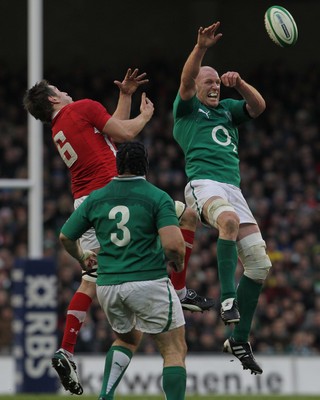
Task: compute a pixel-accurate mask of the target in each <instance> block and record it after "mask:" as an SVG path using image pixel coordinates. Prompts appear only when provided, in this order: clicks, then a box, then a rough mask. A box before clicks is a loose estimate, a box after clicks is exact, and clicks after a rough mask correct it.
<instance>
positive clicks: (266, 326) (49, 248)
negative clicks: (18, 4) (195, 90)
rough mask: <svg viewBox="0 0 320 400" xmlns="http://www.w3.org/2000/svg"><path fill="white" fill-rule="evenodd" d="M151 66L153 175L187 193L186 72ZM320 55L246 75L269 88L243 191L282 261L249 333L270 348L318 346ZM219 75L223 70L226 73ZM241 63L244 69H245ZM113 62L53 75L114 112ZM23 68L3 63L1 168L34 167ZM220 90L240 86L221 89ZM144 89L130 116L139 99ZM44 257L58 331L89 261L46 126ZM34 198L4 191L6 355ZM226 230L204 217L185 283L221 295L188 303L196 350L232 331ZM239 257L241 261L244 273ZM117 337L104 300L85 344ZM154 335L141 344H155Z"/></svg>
mask: <svg viewBox="0 0 320 400" xmlns="http://www.w3.org/2000/svg"><path fill="white" fill-rule="evenodd" d="M142 71H146V72H147V73H148V78H149V79H150V82H149V84H148V85H147V86H146V88H145V90H146V91H147V94H148V96H149V97H150V98H151V100H152V101H153V102H154V104H155V115H154V117H153V118H152V120H151V121H150V123H149V124H148V125H147V127H146V128H145V129H144V131H143V132H142V133H141V134H140V136H139V139H140V140H143V141H144V143H145V144H146V145H147V147H148V151H149V156H150V173H149V176H148V179H149V180H150V181H151V182H152V183H154V184H156V185H157V186H159V187H160V188H162V189H164V190H166V191H167V192H168V193H169V194H170V195H171V196H172V197H173V198H174V199H175V200H182V201H183V195H184V193H183V192H184V186H185V184H186V177H185V173H184V159H183V156H182V153H181V150H180V149H179V147H178V145H177V144H176V143H175V142H174V141H173V139H172V115H171V109H172V103H173V100H174V98H175V95H176V92H177V90H178V84H179V70H178V68H173V67H169V66H168V65H165V64H164V63H163V62H160V61H158V62H157V61H154V62H153V63H150V64H149V65H145V66H144V67H141V72H142ZM319 71H320V69H319V67H318V66H317V65H312V66H309V67H308V68H306V69H305V70H303V71H302V70H301V71H298V72H293V71H292V70H291V69H290V66H286V65H285V64H283V63H281V62H278V63H277V64H276V65H263V66H261V67H258V68H257V69H256V70H255V71H254V73H252V74H250V76H245V77H244V78H245V79H246V80H247V81H248V82H249V83H252V84H253V85H254V86H255V87H257V88H258V90H259V91H260V92H261V93H262V94H263V96H264V97H265V99H266V102H267V110H266V111H265V113H264V114H263V115H261V116H260V117H259V118H258V119H257V120H255V121H252V122H251V123H249V124H246V125H243V126H241V127H240V159H241V174H242V190H243V193H244V195H245V197H246V199H247V201H248V203H249V205H250V207H251V209H252V211H253V213H254V215H255V217H256V219H257V221H258V223H259V225H260V228H261V230H262V233H263V236H264V239H265V241H266V243H267V251H268V254H269V256H270V258H271V260H272V262H273V267H272V269H271V270H270V273H269V276H268V278H267V280H266V282H265V286H264V290H263V292H262V294H261V297H260V301H259V305H258V308H257V312H256V316H255V319H254V324H253V329H252V334H251V338H250V340H251V343H252V345H253V348H254V352H255V353H260V354H295V355H308V354H310V355H311V354H320V113H319V111H318V110H319V109H320V74H319ZM219 72H220V73H222V72H224V71H219ZM239 72H240V73H241V71H239ZM124 74H125V71H121V72H119V76H112V77H110V76H108V74H107V73H106V72H105V71H96V73H95V74H94V75H92V74H91V75H90V74H88V73H86V71H85V70H84V69H83V68H81V67H78V68H76V69H75V70H74V71H72V73H69V74H65V75H62V74H59V73H58V72H57V71H54V70H51V71H47V73H46V78H47V79H48V80H49V81H50V82H51V83H53V84H54V85H56V86H57V87H58V88H60V89H61V90H63V91H67V92H68V93H69V94H70V95H71V96H72V97H73V99H74V100H77V99H80V98H85V97H87V98H92V99H95V100H98V101H101V102H102V103H103V104H104V105H105V106H106V108H107V109H108V111H109V112H111V113H112V112H113V111H114V109H115V106H116V103H117V97H118V89H117V88H116V86H115V85H114V83H113V80H114V79H118V80H121V79H122V77H123V76H124ZM26 88H27V82H26V77H25V71H21V74H17V73H15V74H11V73H10V71H9V70H8V69H7V68H6V66H5V65H3V64H2V65H1V64H0V177H1V178H20V179H24V178H27V177H28V170H27V160H28V151H27V150H28V149H27V146H28V132H27V114H26V112H25V111H24V109H23V107H22V97H23V94H24V92H25V90H26ZM221 96H222V97H226V96H228V97H229V96H230V97H237V93H236V92H235V91H232V90H230V89H228V90H227V89H225V88H222V93H221ZM139 100H140V94H139V93H138V94H136V95H135V100H134V103H133V110H132V114H133V115H134V114H136V113H137V111H138V107H139V104H140V101H139ZM39 157H42V158H43V160H44V210H43V216H44V243H43V246H44V256H45V257H53V258H54V259H55V260H56V264H57V275H58V281H59V294H58V299H59V309H58V313H59V320H58V325H59V326H58V328H59V335H60V336H61V335H62V331H63V327H64V318H65V312H66V309H67V306H68V303H69V301H70V299H71V297H72V295H73V293H74V291H75V290H76V288H77V286H78V285H79V282H80V267H79V265H78V264H77V262H76V261H75V260H73V259H72V258H71V257H70V256H69V255H67V254H66V253H65V252H64V251H63V250H62V248H61V245H60V243H59V242H58V233H59V230H60V227H61V226H62V224H63V223H64V221H65V220H66V219H67V218H68V216H69V215H70V213H71V212H72V210H73V200H72V197H71V191H70V184H69V176H68V171H67V169H66V167H65V165H64V163H63V161H62V160H61V159H60V156H59V154H58V152H57V151H56V149H55V148H54V146H53V144H52V142H51V134H50V127H49V126H46V127H45V128H44V148H43V153H42V154H39ZM27 211H28V197H27V191H26V190H23V189H0V354H9V353H10V352H11V349H12V334H11V327H12V318H13V313H12V307H11V302H10V294H11V274H12V271H13V268H14V264H15V260H16V259H17V258H24V257H27V255H28V249H27V244H28V240H29V239H30V238H28V230H27V227H28V214H27ZM216 239H217V232H216V231H215V230H213V229H212V230H210V229H208V228H206V227H204V226H202V225H200V224H199V227H198V230H197V233H196V238H195V242H194V247H193V252H192V256H191V259H190V263H189V266H188V274H187V284H188V287H189V288H193V289H196V290H197V291H198V292H199V294H202V295H206V296H208V297H213V298H215V299H216V300H217V308H216V309H215V310H211V311H209V312H206V313H204V314H201V313H188V312H185V317H186V337H187V343H188V348H189V352H190V353H191V352H198V353H204V352H205V353H214V352H220V351H221V348H222V344H223V342H224V340H225V338H226V337H228V335H229V332H228V329H229V328H228V327H225V326H224V324H223V323H222V322H221V320H220V317H219V304H218V301H219V281H218V276H217V261H216V250H215V245H216ZM241 268H242V267H241V265H240V264H239V266H238V274H237V277H238V278H239V276H240V274H241ZM113 339H114V337H113V335H112V332H111V330H110V327H109V325H108V323H107V322H106V320H105V316H104V314H103V312H102V311H101V309H100V306H99V304H98V302H97V301H94V303H93V305H92V307H91V309H90V314H89V315H88V316H87V319H86V321H85V323H84V326H83V328H82V329H81V331H80V334H79V341H78V344H77V348H76V350H77V352H80V353H89V352H90V353H97V352H105V351H106V349H107V348H108V347H109V346H110V344H111V343H112V341H113ZM155 351H156V350H155V347H154V343H153V342H152V341H151V340H150V339H149V338H147V337H146V338H145V339H144V341H143V343H142V346H141V349H140V352H142V353H148V354H150V353H153V352H155Z"/></svg>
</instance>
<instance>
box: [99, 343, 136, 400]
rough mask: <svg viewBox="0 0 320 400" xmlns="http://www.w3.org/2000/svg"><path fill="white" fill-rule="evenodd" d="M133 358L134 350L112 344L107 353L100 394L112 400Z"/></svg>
mask: <svg viewBox="0 0 320 400" xmlns="http://www.w3.org/2000/svg"><path fill="white" fill-rule="evenodd" d="M131 358H132V352H131V351H130V350H129V349H127V348H126V347H123V346H111V347H110V350H109V351H108V353H107V355H106V361H105V366H104V374H103V382H102V388H101V393H100V396H104V397H105V398H106V399H107V400H112V399H113V396H114V391H115V390H116V388H117V387H118V385H119V382H120V381H121V378H122V377H123V374H124V373H125V371H126V369H127V367H128V365H129V364H130V361H131Z"/></svg>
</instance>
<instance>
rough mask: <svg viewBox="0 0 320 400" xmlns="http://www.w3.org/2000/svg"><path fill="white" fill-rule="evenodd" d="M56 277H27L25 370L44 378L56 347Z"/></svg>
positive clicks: (33, 375) (28, 373)
mask: <svg viewBox="0 0 320 400" xmlns="http://www.w3.org/2000/svg"><path fill="white" fill-rule="evenodd" d="M56 280H57V278H56V276H50V277H48V276H45V275H38V276H34V277H32V276H28V277H27V278H26V313H25V372H26V374H27V375H29V376H30V377H31V378H40V377H41V376H43V375H45V373H46V372H47V370H48V369H49V368H50V359H51V357H52V354H53V353H54V352H55V350H56V345H57V343H56V342H57V339H56V334H55V332H56V327H57V315H56V312H55V311H50V309H51V310H52V309H54V310H55V308H56V305H57V299H56V283H57V282H56Z"/></svg>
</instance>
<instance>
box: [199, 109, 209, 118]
mask: <svg viewBox="0 0 320 400" xmlns="http://www.w3.org/2000/svg"><path fill="white" fill-rule="evenodd" d="M198 112H201V113H203V114H205V116H206V117H207V118H208V119H209V118H210V111H209V110H208V111H205V110H202V108H199V109H198Z"/></svg>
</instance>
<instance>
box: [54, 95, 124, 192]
mask: <svg viewBox="0 0 320 400" xmlns="http://www.w3.org/2000/svg"><path fill="white" fill-rule="evenodd" d="M109 118H111V115H110V114H109V113H108V112H107V110H106V109H105V108H104V107H103V106H102V104H100V103H98V102H97V101H93V100H89V99H85V100H79V101H75V102H73V103H71V104H68V105H67V106H65V107H63V108H62V109H61V110H60V111H59V113H58V114H57V115H56V116H55V117H54V118H53V120H52V138H53V141H54V143H55V145H56V147H57V149H58V151H59V153H60V156H61V157H62V159H63V161H64V162H65V163H66V165H67V167H68V168H69V169H70V173H71V190H72V194H73V197H74V198H75V199H77V198H79V197H82V196H85V195H88V194H89V193H90V192H92V191H93V190H95V189H99V188H101V187H103V186H104V185H106V184H107V183H108V182H110V180H111V179H112V178H113V177H114V176H115V175H116V174H117V168H116V147H115V145H114V143H113V142H112V140H111V139H110V138H108V137H107V135H103V134H101V133H100V132H102V129H103V127H104V126H105V124H106V122H107V121H108V120H109Z"/></svg>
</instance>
